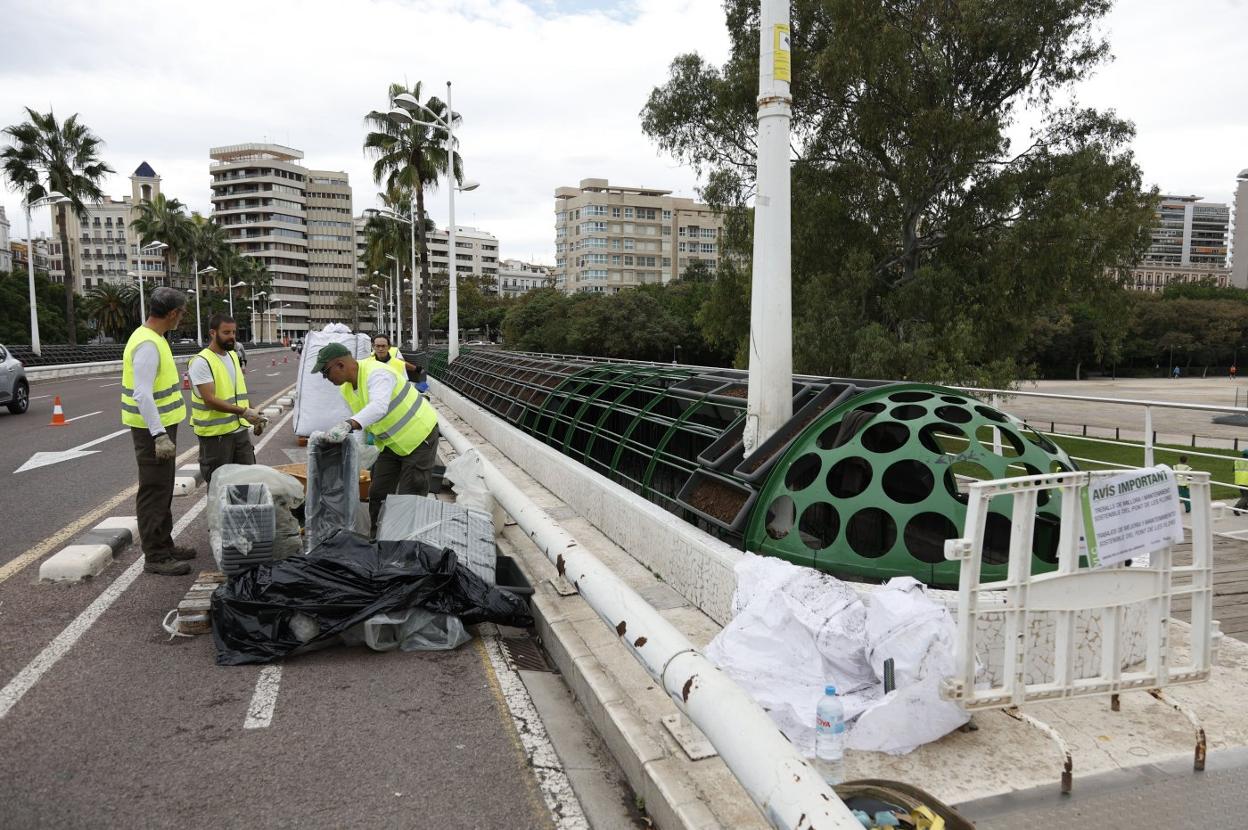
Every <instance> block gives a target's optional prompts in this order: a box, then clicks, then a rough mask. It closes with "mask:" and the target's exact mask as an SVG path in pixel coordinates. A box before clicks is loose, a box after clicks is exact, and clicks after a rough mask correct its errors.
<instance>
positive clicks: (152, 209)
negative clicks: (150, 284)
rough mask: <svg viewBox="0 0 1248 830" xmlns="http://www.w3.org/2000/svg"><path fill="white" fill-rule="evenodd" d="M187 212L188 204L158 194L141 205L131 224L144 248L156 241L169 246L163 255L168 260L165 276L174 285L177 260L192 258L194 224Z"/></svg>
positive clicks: (162, 252)
mask: <svg viewBox="0 0 1248 830" xmlns="http://www.w3.org/2000/svg"><path fill="white" fill-rule="evenodd" d="M185 211H186V205H184V204H182V203H181V202H180V201H178V200H177V199H170V198H167V197H166V196H165V194H163V193H158V194H156V198H154V199H152V200H151V201H150V202H143V203H141V204H140V205H139V215H138V217H137V218H136V219H135V220H134V221H133V222H131V223H130V225H131V227H133V228H134V232H135V233H137V234H138V235H139V245H140V246H142V245H150V244H152V243H153V242H156V241H160V242H163V243H165V246H166V247H165V249H164V250H163V251H161V254H162V255H163V257H164V260H165V277H166V278H167V279H168V280H170V284H172V280H173V259H174V257H175V256H176V257H177V258H178V259H179V261H182V260H185V259H186V258H188V255H187V251H188V249H189V246H190V239H191V229H192V227H193V225H192V224H191V220H190V218H189V217H188V216H187V215H186V213H185Z"/></svg>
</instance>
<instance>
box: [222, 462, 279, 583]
mask: <svg viewBox="0 0 1248 830" xmlns="http://www.w3.org/2000/svg"><path fill="white" fill-rule="evenodd" d="M275 527H276V514H275V513H274V508H273V497H272V496H271V495H270V494H269V488H268V487H267V486H265V485H263V484H230V485H227V486H226V488H225V504H223V505H222V506H221V560H220V561H219V562H218V564H219V565H220V566H221V570H222V572H224V573H225V574H226V575H227V576H233V575H234V574H237V573H239V572H240V571H245V570H247V569H248V568H254V567H255V566H256V565H259V564H260V563H261V562H271V561H272V560H273V539H274V536H275V535H276V534H275Z"/></svg>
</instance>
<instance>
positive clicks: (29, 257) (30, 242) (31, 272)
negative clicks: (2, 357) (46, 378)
mask: <svg viewBox="0 0 1248 830" xmlns="http://www.w3.org/2000/svg"><path fill="white" fill-rule="evenodd" d="M23 203H24V204H25V206H26V275H27V276H28V277H29V278H30V350H31V351H32V352H34V353H35V354H41V352H40V351H39V349H40V346H39V311H38V308H37V307H36V306H35V240H34V239H33V238H32V237H31V235H30V203H29V202H26V201H25V200H23ZM65 256H66V257H68V256H69V252H68V251H66V252H65Z"/></svg>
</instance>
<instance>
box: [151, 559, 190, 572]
mask: <svg viewBox="0 0 1248 830" xmlns="http://www.w3.org/2000/svg"><path fill="white" fill-rule="evenodd" d="M143 571H144V572H145V573H149V574H160V575H161V576H183V575H185V574H189V573H190V572H191V566H190V565H188V564H186V563H185V562H179V561H178V560H176V559H173V558H170V559H157V560H155V561H153V560H151V559H148V560H147V561H145V562H144V563H143Z"/></svg>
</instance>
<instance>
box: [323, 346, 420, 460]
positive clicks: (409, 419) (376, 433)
mask: <svg viewBox="0 0 1248 830" xmlns="http://www.w3.org/2000/svg"><path fill="white" fill-rule="evenodd" d="M384 366H385V364H384V363H378V362H377V361H376V360H374V361H372V362H371V363H370V362H369V361H367V360H361V361H360V362H359V367H360V369H359V376H358V377H357V378H356V383H357V384H358V386H359V391H356V389H354V388H352V386H351V384H350V383H344V384H342V386H339V387H338V390H339V391H340V392H342V397H343V399H345V400H346V402H347V406H349V407H351V412H353V413H355V412H359V411H360V410H361V409H363V408H364V407H366V406H368V376H369V375H370V374H372V373H373V372H377V371H386V370H385V369H384V368H383V367H384ZM437 425H438V413H437V412H435V411H434V409H433V405H432V404H431V403H429V402H428V401H427V400H425V398H424V396H423V395H421V394H420V392H418V391H416V386H415V384H413V383H412V382H411V381H409V380H408V379H407V378H406V376H405V377H403V378H402V379H401V380H399V381H398V382H396V383H395V384H394V391H393V392H391V393H390V408H389V409H387V410H386V414H385V417H383V418H382V419H381V420H380V421H377V422H376V423H374V424H369V425H368V426H367V427H365V428H364V431H365V432H368V433H369V434H371V435H372V436H373V438H375V439H376V441H377V446H379V447H382V448H383V449H389V450H390V451H391V452H394V453H395V454H397V455H410V454H411V452H412V450H414V449H416V448H417V447H419V446H420V445H421V444H422V443H424V440H425V439H426V438H428V437H429V433H431V432H433V428H434V427H436V426H437Z"/></svg>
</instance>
